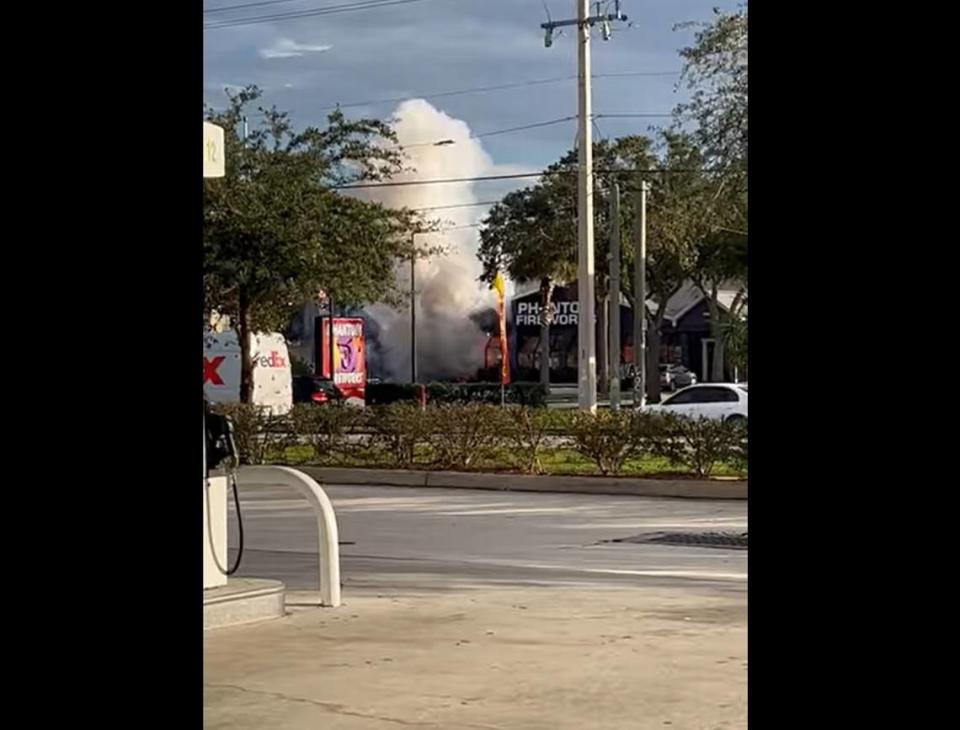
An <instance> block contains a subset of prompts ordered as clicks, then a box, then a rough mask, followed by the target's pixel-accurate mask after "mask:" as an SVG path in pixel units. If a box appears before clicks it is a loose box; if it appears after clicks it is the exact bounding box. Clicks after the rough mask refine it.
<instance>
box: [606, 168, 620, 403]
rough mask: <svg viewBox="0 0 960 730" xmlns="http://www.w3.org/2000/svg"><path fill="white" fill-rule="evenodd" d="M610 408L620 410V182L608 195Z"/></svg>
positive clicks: (614, 185) (615, 184)
mask: <svg viewBox="0 0 960 730" xmlns="http://www.w3.org/2000/svg"><path fill="white" fill-rule="evenodd" d="M610 220H611V225H612V233H611V236H610V299H609V302H610V309H609V314H608V315H607V320H608V321H609V322H610V360H609V362H610V409H611V410H614V411H619V410H620V183H614V184H613V194H612V195H611V196H610Z"/></svg>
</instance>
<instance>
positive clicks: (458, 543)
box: [229, 472, 747, 597]
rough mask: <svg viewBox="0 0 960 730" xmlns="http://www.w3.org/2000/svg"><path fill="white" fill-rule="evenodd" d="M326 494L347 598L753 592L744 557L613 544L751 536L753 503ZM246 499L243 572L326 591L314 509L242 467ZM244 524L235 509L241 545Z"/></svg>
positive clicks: (353, 491)
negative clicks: (504, 592) (515, 591)
mask: <svg viewBox="0 0 960 730" xmlns="http://www.w3.org/2000/svg"><path fill="white" fill-rule="evenodd" d="M504 478H505V479H509V476H505V477H504ZM327 493H328V495H329V496H330V498H331V499H332V501H333V504H334V507H335V509H336V512H337V521H338V526H339V530H340V541H341V548H340V550H341V578H342V582H343V586H344V592H345V593H347V592H357V593H360V592H363V593H374V594H378V593H390V594H403V593H417V592H446V591H457V590H469V589H471V588H482V587H494V586H502V587H510V586H514V587H516V586H528V585H541V586H547V587H558V586H564V585H573V586H578V587H597V588H602V587H625V586H631V587H643V586H650V587H690V588H696V589H697V590H698V592H700V591H707V592H710V593H713V592H716V593H720V594H728V595H729V594H734V595H738V594H739V595H742V596H743V597H745V592H746V588H747V583H746V579H747V552H746V551H744V550H724V549H716V548H696V547H681V546H668V545H658V544H633V543H609V542H603V541H605V540H612V539H616V538H625V537H631V536H634V535H638V534H641V533H648V532H663V531H668V532H703V531H723V532H727V531H730V532H733V531H737V532H745V531H746V530H747V514H746V512H747V505H746V503H745V502H740V501H709V500H680V499H653V498H641V497H614V496H600V495H577V494H543V493H523V492H515V493H511V492H489V491H475V490H447V489H414V488H404V487H372V486H336V485H330V486H327ZM240 499H241V511H242V514H243V523H244V531H245V546H244V557H243V563H242V565H241V569H240V571H239V572H238V575H240V576H258V577H266V578H275V579H279V580H282V581H284V583H286V585H287V588H288V590H291V591H314V590H316V589H317V581H318V578H317V575H318V573H317V571H318V557H317V527H316V521H315V517H314V515H313V512H312V511H311V509H310V507H309V505H308V504H307V502H306V501H304V500H303V499H301V498H300V497H299V495H298V494H297V493H296V492H295V491H294V490H293V489H292V488H290V487H287V486H283V484H282V482H273V483H270V478H269V477H264V476H256V477H252V476H251V475H250V474H246V475H244V474H243V472H241V477H240ZM235 518H236V516H235V514H233V511H232V509H231V514H230V527H229V532H230V538H231V547H235V541H236V536H237V530H236V522H235ZM234 555H235V551H233V550H231V560H232V558H233V556H234Z"/></svg>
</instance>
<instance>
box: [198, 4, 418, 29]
mask: <svg viewBox="0 0 960 730" xmlns="http://www.w3.org/2000/svg"><path fill="white" fill-rule="evenodd" d="M423 1H424V0H367V1H365V2H357V3H348V4H344V5H325V6H323V7H321V8H313V9H312V10H296V11H291V12H287V13H274V14H272V15H255V16H251V17H248V18H235V19H232V20H224V21H220V22H217V23H208V24H206V25H204V26H203V29H204V30H216V29H217V28H236V27H238V26H241V25H259V24H260V23H272V22H277V21H282V20H293V19H296V18H314V17H317V16H321V15H334V14H337V13H350V12H355V11H357V10H373V9H375V8H385V7H389V6H392V5H409V4H410V3H419V2H423Z"/></svg>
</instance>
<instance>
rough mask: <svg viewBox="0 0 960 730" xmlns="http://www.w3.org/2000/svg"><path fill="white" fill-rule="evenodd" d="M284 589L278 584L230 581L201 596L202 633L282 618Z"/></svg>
mask: <svg viewBox="0 0 960 730" xmlns="http://www.w3.org/2000/svg"><path fill="white" fill-rule="evenodd" d="M284 594H285V587H284V585H283V583H281V582H280V581H278V580H261V579H258V578H231V579H230V580H229V581H228V582H227V585H225V586H222V587H219V588H211V589H208V590H205V591H204V592H203V629H204V631H206V630H207V629H215V628H220V627H223V626H235V625H237V624H247V623H251V622H253V621H265V620H267V619H272V618H281V617H282V616H283V615H284V600H285V599H284Z"/></svg>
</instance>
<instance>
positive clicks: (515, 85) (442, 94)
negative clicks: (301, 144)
mask: <svg viewBox="0 0 960 730" xmlns="http://www.w3.org/2000/svg"><path fill="white" fill-rule="evenodd" d="M679 75H680V72H679V71H629V72H625V73H603V74H594V75H593V78H595V79H605V78H610V79H614V78H629V77H640V76H679ZM576 79H577V77H576V76H575V75H570V76H553V77H550V78H546V79H531V80H530V81H515V82H512V83H509V84H496V85H493V86H475V87H473V88H471V89H455V90H453V91H439V92H437V93H435V94H408V95H406V96H393V97H388V98H381V99H367V100H366V101H351V102H347V103H345V104H331V105H329V106H322V107H320V109H319V111H327V110H332V109H338V108H339V109H347V108H349V107H356V106H373V105H375V104H398V103H400V102H402V101H407V100H408V99H412V98H419V99H443V98H446V97H450V96H463V95H465V94H481V93H485V92H487V91H502V90H504V89H521V88H525V87H528V86H542V85H544V84H555V83H559V82H560V81H575V80H576Z"/></svg>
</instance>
